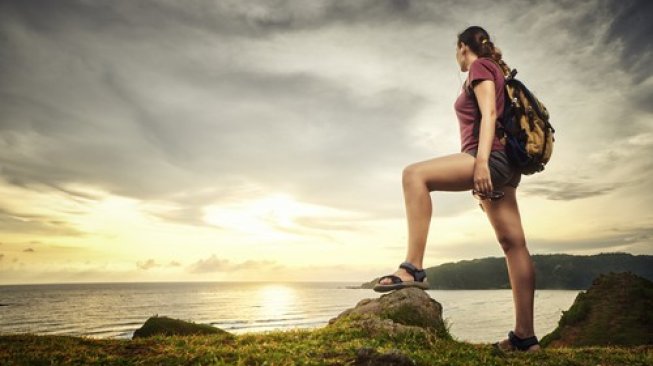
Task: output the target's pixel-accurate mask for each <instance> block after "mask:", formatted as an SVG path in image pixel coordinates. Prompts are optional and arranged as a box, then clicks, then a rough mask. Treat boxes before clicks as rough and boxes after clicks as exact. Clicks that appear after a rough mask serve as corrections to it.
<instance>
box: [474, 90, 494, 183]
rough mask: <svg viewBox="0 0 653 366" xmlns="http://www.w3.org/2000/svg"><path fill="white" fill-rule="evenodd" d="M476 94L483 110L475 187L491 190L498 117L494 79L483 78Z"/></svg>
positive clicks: (479, 105)
mask: <svg viewBox="0 0 653 366" xmlns="http://www.w3.org/2000/svg"><path fill="white" fill-rule="evenodd" d="M474 94H475V95H476V100H477V102H478V107H479V110H480V111H481V125H480V128H479V136H478V150H477V153H476V165H475V168H474V187H475V189H476V190H477V191H481V192H490V191H491V190H492V189H493V187H492V180H491V179H490V169H489V167H488V163H489V159H490V152H491V150H492V142H493V141H494V128H495V124H496V119H497V117H496V116H497V111H496V101H495V95H494V94H495V93H494V81H492V80H482V81H480V82H479V83H477V84H476V85H475V86H474Z"/></svg>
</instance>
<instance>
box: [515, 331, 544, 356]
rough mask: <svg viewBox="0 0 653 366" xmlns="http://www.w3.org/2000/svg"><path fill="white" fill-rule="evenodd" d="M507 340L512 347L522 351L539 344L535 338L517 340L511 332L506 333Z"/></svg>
mask: <svg viewBox="0 0 653 366" xmlns="http://www.w3.org/2000/svg"><path fill="white" fill-rule="evenodd" d="M508 339H509V340H510V343H512V345H513V346H515V347H517V348H518V349H520V350H522V351H525V350H527V349H528V347H530V346H532V345H535V344H539V342H538V340H537V337H536V336H531V337H528V338H519V337H517V335H516V334H515V332H513V331H512V330H511V331H510V332H508Z"/></svg>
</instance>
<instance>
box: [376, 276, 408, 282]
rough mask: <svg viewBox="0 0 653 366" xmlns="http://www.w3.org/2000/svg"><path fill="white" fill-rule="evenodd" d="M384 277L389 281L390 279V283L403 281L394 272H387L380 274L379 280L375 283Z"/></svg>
mask: <svg viewBox="0 0 653 366" xmlns="http://www.w3.org/2000/svg"><path fill="white" fill-rule="evenodd" d="M384 278H389V279H390V281H392V284H395V283H401V282H404V281H403V280H402V279H401V277H399V276H397V275H394V274H387V275H385V276H382V277H381V278H379V280H378V281H377V283H378V282H381V281H383V279H384Z"/></svg>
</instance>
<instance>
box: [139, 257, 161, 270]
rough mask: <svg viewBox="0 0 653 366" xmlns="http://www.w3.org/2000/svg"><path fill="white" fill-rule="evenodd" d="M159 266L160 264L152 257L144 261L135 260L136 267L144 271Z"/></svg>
mask: <svg viewBox="0 0 653 366" xmlns="http://www.w3.org/2000/svg"><path fill="white" fill-rule="evenodd" d="M160 266H161V265H160V264H158V263H156V261H155V260H154V259H152V258H150V259H148V260H146V261H144V262H141V261H138V262H136V267H137V268H138V269H142V270H144V271H147V270H148V269H151V268H155V267H160Z"/></svg>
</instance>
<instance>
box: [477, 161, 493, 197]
mask: <svg viewBox="0 0 653 366" xmlns="http://www.w3.org/2000/svg"><path fill="white" fill-rule="evenodd" d="M493 188H494V187H492V178H491V176H490V167H489V165H488V162H487V161H484V160H481V159H476V162H475V163H474V189H475V190H476V191H477V192H482V193H485V194H489V193H490V192H492V189H493Z"/></svg>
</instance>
